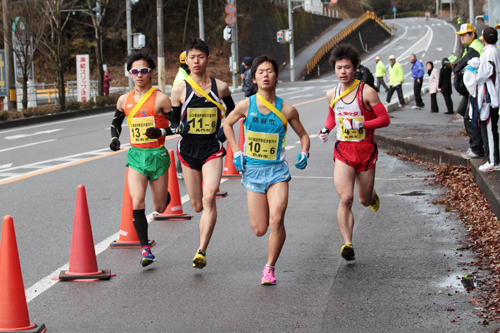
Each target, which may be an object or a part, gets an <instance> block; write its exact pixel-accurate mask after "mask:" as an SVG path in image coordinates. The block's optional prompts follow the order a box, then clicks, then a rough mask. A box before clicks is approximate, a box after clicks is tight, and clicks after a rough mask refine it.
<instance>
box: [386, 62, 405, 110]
mask: <svg viewBox="0 0 500 333" xmlns="http://www.w3.org/2000/svg"><path fill="white" fill-rule="evenodd" d="M389 61H390V62H391V64H390V65H389V87H390V88H389V91H388V92H387V97H386V102H387V103H390V102H391V98H392V94H394V91H397V93H398V98H399V107H400V108H401V107H404V106H405V98H404V95H403V86H402V85H403V83H405V74H404V72H403V66H401V64H400V63H399V62H396V57H395V56H394V55H392V54H391V55H390V56H389Z"/></svg>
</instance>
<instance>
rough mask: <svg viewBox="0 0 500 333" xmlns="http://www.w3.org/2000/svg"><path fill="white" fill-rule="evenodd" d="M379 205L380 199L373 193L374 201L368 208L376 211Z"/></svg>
mask: <svg viewBox="0 0 500 333" xmlns="http://www.w3.org/2000/svg"><path fill="white" fill-rule="evenodd" d="M379 207H380V199H379V198H378V194H375V202H374V203H372V204H371V205H370V209H371V210H372V211H373V212H376V211H377V210H378V208H379Z"/></svg>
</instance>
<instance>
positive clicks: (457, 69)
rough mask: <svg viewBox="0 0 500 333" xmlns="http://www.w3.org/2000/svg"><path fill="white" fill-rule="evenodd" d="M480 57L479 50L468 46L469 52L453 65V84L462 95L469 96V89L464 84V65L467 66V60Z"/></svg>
mask: <svg viewBox="0 0 500 333" xmlns="http://www.w3.org/2000/svg"><path fill="white" fill-rule="evenodd" d="M476 57H479V52H477V51H476V50H474V49H473V48H472V47H468V48H467V53H466V54H465V55H464V56H463V57H462V58H461V59H458V60H457V61H455V64H454V65H453V74H454V78H453V86H454V87H455V90H456V91H457V92H458V93H459V94H460V95H462V96H466V97H467V96H469V91H468V90H467V87H466V86H465V84H464V71H463V69H464V67H465V66H467V62H468V61H469V60H470V59H472V58H476Z"/></svg>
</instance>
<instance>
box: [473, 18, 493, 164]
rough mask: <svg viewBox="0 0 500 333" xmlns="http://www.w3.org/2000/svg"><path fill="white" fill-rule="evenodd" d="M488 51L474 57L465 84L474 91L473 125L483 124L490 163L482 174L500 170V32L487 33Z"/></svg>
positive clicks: (486, 44) (486, 46)
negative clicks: (498, 45) (499, 108)
mask: <svg viewBox="0 0 500 333" xmlns="http://www.w3.org/2000/svg"><path fill="white" fill-rule="evenodd" d="M483 37H484V38H483V41H484V44H485V47H484V52H483V54H481V56H480V57H479V61H477V58H473V59H471V60H470V61H469V62H468V65H467V66H466V67H465V68H464V70H465V71H466V72H465V74H464V83H465V84H466V86H467V89H468V90H469V92H470V97H469V102H470V106H469V108H470V111H469V113H470V115H469V116H470V117H471V118H472V120H473V124H474V125H476V124H477V123H478V122H480V125H481V135H482V139H483V143H484V151H485V155H486V157H487V159H488V161H487V162H486V163H485V164H483V165H481V166H480V167H479V171H482V172H489V171H497V170H500V157H499V148H498V106H499V95H500V90H499V88H500V78H499V76H500V54H499V53H498V50H497V47H496V43H497V41H498V33H497V31H496V30H495V29H494V28H492V27H487V28H486V29H484V31H483Z"/></svg>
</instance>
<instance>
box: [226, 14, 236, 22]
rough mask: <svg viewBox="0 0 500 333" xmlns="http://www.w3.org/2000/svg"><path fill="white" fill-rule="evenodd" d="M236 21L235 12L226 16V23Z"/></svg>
mask: <svg viewBox="0 0 500 333" xmlns="http://www.w3.org/2000/svg"><path fill="white" fill-rule="evenodd" d="M235 23H236V16H234V15H233V14H231V15H228V16H226V24H227V25H233V24H235Z"/></svg>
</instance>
